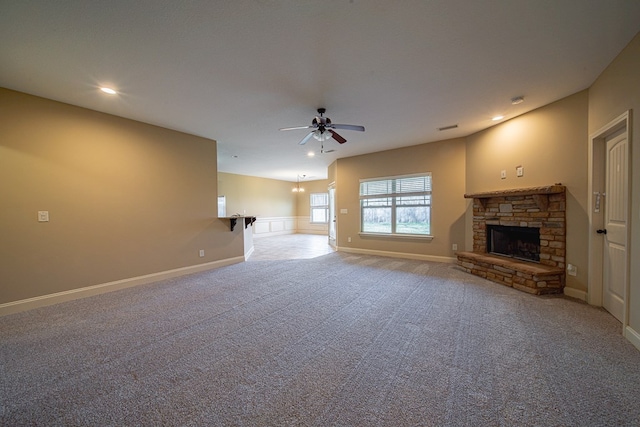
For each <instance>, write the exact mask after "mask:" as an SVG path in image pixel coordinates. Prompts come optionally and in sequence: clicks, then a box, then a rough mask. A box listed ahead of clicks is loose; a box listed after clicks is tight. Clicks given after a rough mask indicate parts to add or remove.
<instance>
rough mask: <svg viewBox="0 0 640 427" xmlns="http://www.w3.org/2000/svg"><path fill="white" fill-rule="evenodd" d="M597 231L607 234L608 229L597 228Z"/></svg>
mask: <svg viewBox="0 0 640 427" xmlns="http://www.w3.org/2000/svg"><path fill="white" fill-rule="evenodd" d="M596 233H598V234H607V229H606V228H602V229H600V230H596Z"/></svg>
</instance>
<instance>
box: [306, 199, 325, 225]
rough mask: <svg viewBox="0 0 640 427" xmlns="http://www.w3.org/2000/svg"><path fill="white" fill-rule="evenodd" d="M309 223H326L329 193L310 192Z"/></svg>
mask: <svg viewBox="0 0 640 427" xmlns="http://www.w3.org/2000/svg"><path fill="white" fill-rule="evenodd" d="M309 196H310V203H311V223H312V224H313V223H316V224H326V223H327V222H329V193H311V194H310V195H309Z"/></svg>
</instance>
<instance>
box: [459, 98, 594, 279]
mask: <svg viewBox="0 0 640 427" xmlns="http://www.w3.org/2000/svg"><path fill="white" fill-rule="evenodd" d="M587 109H588V92H587V91H582V92H579V93H576V94H574V95H572V96H569V97H567V98H564V99H562V100H560V101H557V102H554V103H553V104H550V105H547V106H545V107H542V108H539V109H537V110H534V111H532V112H530V113H527V114H524V115H522V116H519V117H516V118H514V119H512V120H509V121H507V122H505V123H501V124H499V125H496V126H494V127H492V128H489V129H487V130H484V131H482V132H479V133H477V134H474V135H471V136H469V137H467V155H466V160H467V168H466V192H467V193H476V192H483V191H492V190H503V189H511V188H525V187H536V186H544V185H550V184H554V183H562V184H563V185H566V186H567V263H571V264H574V265H576V266H577V267H578V275H577V276H576V277H573V276H567V286H568V287H571V288H575V289H579V290H581V291H586V290H587V270H588V252H587V243H588V235H587V230H588V228H589V218H588V213H587V154H588V146H587ZM520 165H522V166H523V167H524V176H522V177H516V166H520ZM501 170H506V171H507V178H506V179H501V178H500V171H501ZM471 221H472V215H471V214H469V215H467V228H466V230H467V233H466V237H467V242H466V248H467V249H468V250H471V249H472V243H471V237H472V233H471Z"/></svg>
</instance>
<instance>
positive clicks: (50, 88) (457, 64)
mask: <svg viewBox="0 0 640 427" xmlns="http://www.w3.org/2000/svg"><path fill="white" fill-rule="evenodd" d="M638 31H640V1H638V0H484V1H482V0H428V1H427V0H423V1H418V0H414V1H409V0H402V1H389V0H350V1H349V0H325V1H320V0H313V1H312V0H295V1H294V0H291V1H286V0H233V1H222V0H219V1H206V0H202V1H195V0H146V1H142V0H140V1H131V0H109V1H105V0H93V1H89V0H75V1H69V0H67V1H50V0H3V1H2V3H1V5H0V86H3V87H6V88H9V89H15V90H18V91H22V92H27V93H30V94H35V95H39V96H43V97H46V98H51V99H54V100H58V101H62V102H67V103H69V104H74V105H79V106H82V107H86V108H90V109H94V110H98V111H103V112H107V113H110V114H115V115H117V116H122V117H127V118H131V119H135V120H139V121H142V122H147V123H151V124H156V125H159V126H163V127H167V128H170V129H176V130H179V131H183V132H187V133H191V134H194V135H199V136H203V137H206V138H211V139H215V140H216V141H218V168H219V170H220V171H222V172H229V173H237V174H243V175H253V176H262V177H267V178H275V179H282V180H289V181H295V180H296V176H297V175H298V174H300V175H302V174H304V175H307V177H311V179H313V178H315V179H321V178H326V175H327V171H326V167H327V166H328V165H329V164H330V163H331V162H333V161H334V160H335V159H336V158H341V157H348V156H354V155H358V154H365V153H370V152H374V151H380V150H385V149H390V148H396V147H403V146H408V145H415V144H421V143H425V142H432V141H436V140H442V139H448V138H454V137H460V136H466V135H469V134H471V133H474V132H476V131H479V130H481V129H484V128H487V127H489V126H491V125H493V124H495V122H492V121H491V117H493V116H494V115H497V114H503V115H505V116H506V118H505V119H508V118H510V117H514V116H516V115H519V114H522V113H524V112H526V111H529V110H532V109H534V108H537V107H540V106H542V105H545V104H548V103H550V102H553V101H555V100H558V99H560V98H563V97H565V96H567V95H570V94H573V93H575V92H577V91H580V90H582V89H585V88H588V87H589V86H590V85H591V84H592V83H593V81H594V80H595V78H596V77H597V76H598V75H599V74H600V73H601V72H602V70H603V69H604V68H605V67H606V66H607V65H608V64H609V63H610V62H611V61H612V60H613V58H614V57H615V56H616V55H617V54H618V53H619V52H620V51H621V50H622V49H623V48H624V46H625V45H626V44H627V43H628V42H629V41H630V40H631V39H632V38H633V36H634V35H635V34H636V33H638ZM101 85H108V86H111V87H113V88H115V89H116V90H118V92H119V94H118V95H116V96H107V95H104V94H102V93H100V92H99V91H98V90H97V87H99V86H101ZM518 95H522V96H524V97H525V102H524V103H522V104H520V105H517V106H513V105H511V102H510V99H511V98H512V97H514V96H518ZM318 107H326V108H327V116H328V117H330V118H331V119H332V120H333V122H334V123H347V124H356V125H363V126H365V128H366V132H364V133H360V132H353V131H340V134H341V135H342V136H344V137H345V138H347V139H348V140H349V141H348V142H347V143H346V144H344V145H339V144H337V143H336V142H335V141H333V140H332V141H329V142H328V143H325V149H336V151H335V152H334V153H330V154H322V155H319V154H317V155H316V156H315V157H313V158H309V157H307V152H308V151H310V150H314V151H315V152H316V153H317V152H318V151H319V150H320V143H319V142H318V141H316V140H314V139H311V140H310V141H309V142H308V143H307V145H306V146H300V145H298V142H299V141H300V140H301V139H302V138H303V137H304V136H305V135H306V132H305V131H304V130H299V131H289V132H280V131H278V129H279V128H281V127H289V126H299V125H307V124H310V123H311V120H312V119H313V117H314V115H315V114H316V109H317V108H318ZM453 124H458V128H457V129H454V130H449V131H442V132H441V131H438V129H437V128H439V127H443V126H448V125H453ZM233 156H237V158H234V157H233Z"/></svg>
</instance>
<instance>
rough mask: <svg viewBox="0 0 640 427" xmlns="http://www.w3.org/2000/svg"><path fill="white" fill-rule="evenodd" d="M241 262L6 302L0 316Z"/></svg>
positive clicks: (227, 261)
mask: <svg viewBox="0 0 640 427" xmlns="http://www.w3.org/2000/svg"><path fill="white" fill-rule="evenodd" d="M243 261H244V257H242V256H240V257H234V258H227V259H223V260H219V261H213V262H208V263H205V264H198V265H192V266H189V267H182V268H176V269H173V270H167V271H161V272H158V273H152V274H145V275H144V276H137V277H131V278H129V279H122V280H116V281H114V282H107V283H101V284H99V285H93V286H87V287H84V288H78V289H71V290H69V291H63V292H57V293H55V294H48V295H41V296H38V297H33V298H27V299H23V300H19V301H12V302H7V303H4V304H0V316H5V315H7V314H13V313H19V312H22V311H26V310H31V309H34V308H39V307H46V306H48V305H53V304H58V303H61V302H66V301H72V300H76V299H80V298H86V297H90V296H94V295H100V294H104V293H107V292H111V291H116V290H118V289H125V288H130V287H133V286H138V285H144V284H147V283H152V282H157V281H159V280H165V279H171V278H173V277H178V276H184V275H186V274H192V273H198V272H201V271H206V270H212V269H215V268H220V267H225V266H227V265H231V264H237V263H240V262H243Z"/></svg>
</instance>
